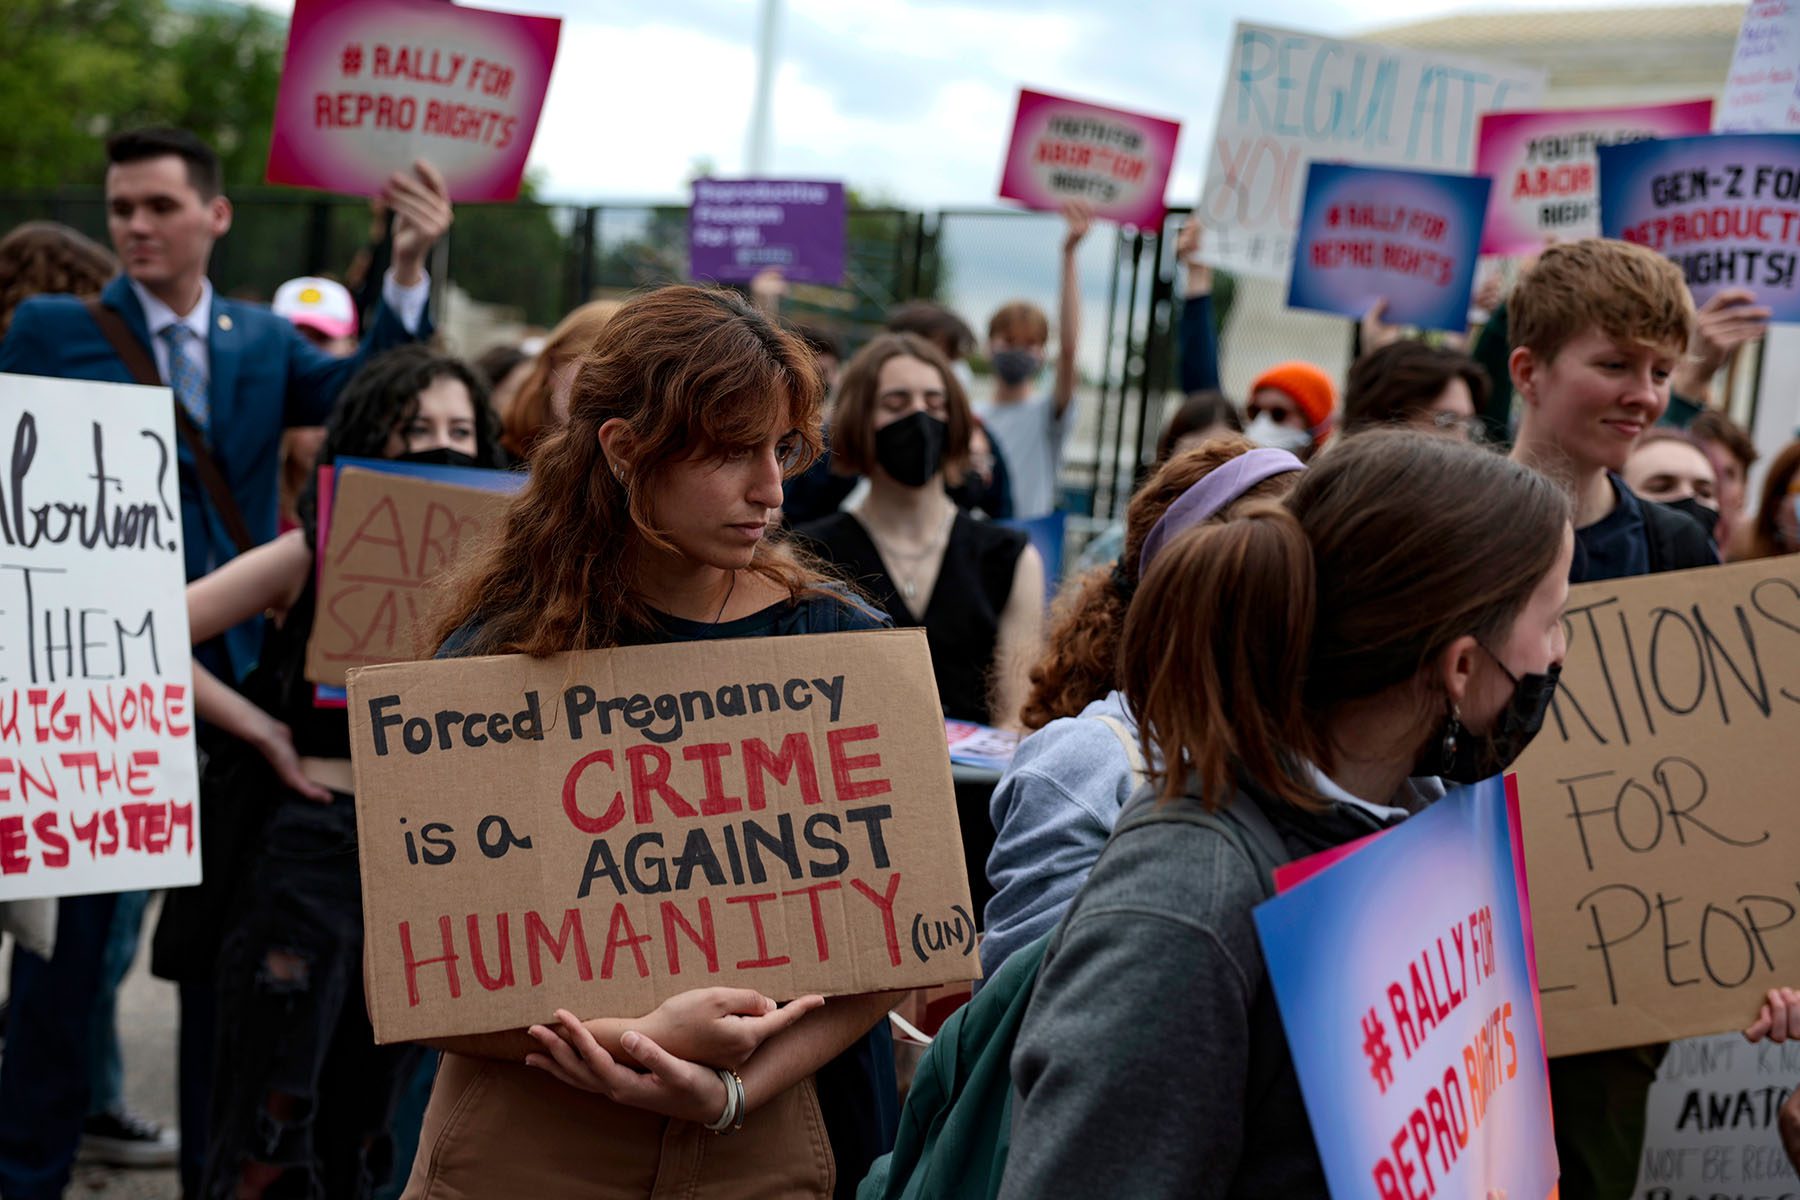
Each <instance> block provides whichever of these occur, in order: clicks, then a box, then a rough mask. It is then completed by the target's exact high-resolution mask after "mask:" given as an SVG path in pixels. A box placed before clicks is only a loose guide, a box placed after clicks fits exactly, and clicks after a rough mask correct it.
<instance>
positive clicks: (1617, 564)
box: [1569, 473, 1650, 583]
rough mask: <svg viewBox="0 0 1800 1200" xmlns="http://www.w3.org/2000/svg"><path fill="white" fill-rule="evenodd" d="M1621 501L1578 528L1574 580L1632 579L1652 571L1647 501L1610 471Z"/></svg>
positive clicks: (1611, 480) (1570, 577) (1576, 581)
mask: <svg viewBox="0 0 1800 1200" xmlns="http://www.w3.org/2000/svg"><path fill="white" fill-rule="evenodd" d="M1606 478H1607V481H1608V482H1609V483H1611V484H1612V488H1613V495H1614V496H1616V497H1618V504H1617V505H1616V506H1615V507H1614V508H1613V510H1612V511H1611V512H1609V513H1607V514H1606V515H1605V516H1604V517H1601V518H1600V519H1599V520H1598V521H1595V522H1594V523H1593V524H1592V525H1589V526H1588V527H1587V528H1585V529H1577V530H1576V531H1575V562H1574V565H1573V566H1572V567H1571V569H1570V571H1569V582H1570V583H1593V582H1595V581H1596V580H1600V579H1630V578H1632V577H1634V576H1637V575H1648V574H1649V573H1650V539H1649V533H1648V531H1647V530H1646V528H1645V525H1644V502H1643V501H1642V500H1639V499H1638V498H1637V496H1636V495H1635V494H1634V493H1633V492H1632V490H1631V489H1630V488H1628V487H1626V486H1625V481H1624V480H1622V479H1620V478H1619V477H1618V476H1617V475H1613V474H1610V473H1609V474H1608V475H1607V477H1606Z"/></svg>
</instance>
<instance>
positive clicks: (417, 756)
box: [350, 629, 980, 1042]
mask: <svg viewBox="0 0 1800 1200" xmlns="http://www.w3.org/2000/svg"><path fill="white" fill-rule="evenodd" d="M350 734H351V749H352V755H353V757H354V759H355V765H356V804H357V823H358V830H359V846H360V855H361V862H362V879H363V926H364V933H365V936H366V943H365V946H366V948H365V960H364V967H365V974H366V979H367V985H368V995H369V1016H370V1019H371V1021H372V1022H373V1024H374V1027H375V1037H376V1040H377V1041H380V1042H393V1041H404V1040H409V1039H418V1038H426V1037H441V1036H450V1035H454V1034H462V1033H481V1032H488V1031H491V1030H496V1029H511V1028H517V1027H519V1026H523V1025H528V1024H531V1023H533V1022H541V1021H543V1020H545V1019H546V1018H547V1017H548V1016H549V1015H550V1013H551V1012H552V1011H553V1010H554V1009H555V1008H557V1007H559V1006H560V1007H564V1008H568V1009H570V1010H571V1011H573V1012H575V1013H578V1014H580V1015H581V1016H584V1017H595V1016H623V1017H631V1016H639V1015H642V1014H644V1013H648V1012H649V1011H650V1010H651V1009H653V1008H655V1007H656V1005H657V1004H658V1003H660V1002H661V1001H662V1000H663V999H665V998H666V997H668V996H671V995H673V994H675V993H677V992H682V991H686V990H688V989H690V988H697V987H709V986H714V985H731V986H742V987H752V988H757V989H760V990H761V991H762V992H764V993H765V994H767V995H771V996H775V997H778V998H788V997H792V996H797V995H804V994H806V993H810V992H821V993H825V994H828V995H832V994H836V995H844V994H855V993H860V992H872V991H884V990H888V989H897V988H911V987H922V986H927V985H930V984H936V983H945V982H949V981H952V980H966V979H970V978H972V977H974V976H976V975H979V974H980V966H979V963H978V960H977V959H976V957H975V954H974V940H975V939H974V925H975V921H974V916H973V914H972V912H971V911H970V907H969V884H968V880H967V878H966V877H965V875H964V871H963V857H962V836H961V833H960V831H959V827H958V824H957V818H956V803H955V799H954V793H953V789H952V784H951V778H950V761H949V756H948V752H947V748H946V744H945V740H944V726H943V720H942V716H941V711H940V708H939V705H938V698H937V687H936V684H935V682H934V681H933V677H932V671H931V655H930V651H929V650H928V649H927V648H926V643H925V635H924V631H923V630H917V629H907V630H883V631H877V632H869V633H839V634H821V635H816V636H811V637H778V638H754V639H744V640H733V641H716V642H683V643H673V644H666V645H656V646H641V647H632V648H625V649H618V650H608V651H593V652H588V653H583V654H571V655H560V656H557V657H554V658H547V659H531V658H527V657H523V656H505V657H496V658H474V659H460V660H446V661H437V662H423V663H404V664H395V665H391V666H379V667H368V668H362V669H359V670H357V671H354V672H352V673H351V676H350Z"/></svg>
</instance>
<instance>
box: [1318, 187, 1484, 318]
mask: <svg viewBox="0 0 1800 1200" xmlns="http://www.w3.org/2000/svg"><path fill="white" fill-rule="evenodd" d="M1487 201H1488V181H1487V180H1486V179H1479V178H1473V177H1470V176H1467V175H1440V174H1437V173H1434V172H1428V171H1400V170H1394V169H1392V168H1387V167H1353V166H1346V165H1343V164H1340V163H1323V162H1315V163H1312V164H1311V165H1310V166H1309V167H1308V168H1307V176H1306V199H1305V202H1304V203H1303V204H1302V205H1301V209H1300V232H1299V240H1298V242H1297V244H1296V246H1295V252H1294V266H1293V272H1292V274H1291V275H1289V277H1288V300H1287V302H1288V307H1289V308H1308V309H1313V310H1315V311H1318V312H1328V313H1337V314H1339V315H1340V316H1346V317H1352V318H1355V317H1361V316H1362V315H1363V314H1364V313H1366V312H1368V311H1369V309H1370V308H1371V307H1373V306H1374V304H1375V303H1376V301H1378V300H1385V301H1387V317H1386V319H1387V320H1388V321H1391V322H1393V323H1394V324H1397V325H1417V326H1420V327H1421V328H1424V329H1444V330H1450V331H1452V332H1460V331H1462V330H1464V329H1466V328H1467V327H1468V324H1469V293H1470V291H1471V290H1472V289H1473V287H1474V283H1475V259H1476V256H1477V254H1478V252H1479V250H1480V247H1481V225H1482V219H1483V217H1484V216H1485V214H1486V213H1487Z"/></svg>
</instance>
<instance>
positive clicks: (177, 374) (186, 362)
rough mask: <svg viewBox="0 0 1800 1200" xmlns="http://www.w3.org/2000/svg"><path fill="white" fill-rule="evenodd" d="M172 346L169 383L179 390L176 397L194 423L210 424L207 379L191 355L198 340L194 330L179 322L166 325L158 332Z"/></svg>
mask: <svg viewBox="0 0 1800 1200" xmlns="http://www.w3.org/2000/svg"><path fill="white" fill-rule="evenodd" d="M157 336H158V337H160V338H162V340H163V341H164V342H166V343H168V346H169V386H170V387H171V388H173V389H174V391H175V398H176V399H177V400H179V401H181V407H183V408H185V409H186V410H187V414H188V416H190V417H192V418H193V419H194V424H196V425H198V426H199V427H200V428H201V429H202V430H204V429H205V428H206V418H207V407H206V381H205V380H204V379H202V378H201V377H200V368H199V367H198V366H196V365H195V364H194V360H193V359H192V358H190V357H189V356H188V349H187V348H188V345H189V344H190V343H191V342H192V341H193V340H194V331H193V330H191V329H189V328H188V327H187V326H186V325H183V324H181V323H179V322H177V323H176V324H174V325H170V326H168V327H167V328H165V329H163V330H162V331H161V332H160V333H159V334H158V335H157Z"/></svg>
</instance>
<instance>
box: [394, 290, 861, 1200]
mask: <svg viewBox="0 0 1800 1200" xmlns="http://www.w3.org/2000/svg"><path fill="white" fill-rule="evenodd" d="M822 394H823V387H822V385H821V383H820V380H819V377H818V374H817V371H816V369H815V367H814V365H813V358H812V354H811V353H810V351H808V349H807V347H806V345H805V343H803V342H801V341H800V340H799V339H798V338H796V337H794V336H793V335H792V334H789V333H786V332H783V331H782V330H780V329H779V328H778V327H777V326H775V325H774V324H773V323H771V322H770V321H769V320H768V319H767V318H766V317H765V316H763V315H762V314H760V313H758V312H757V311H756V310H755V309H753V308H751V307H750V306H749V305H748V304H746V303H744V302H743V301H742V300H740V299H738V298H737V297H736V296H734V295H731V294H729V293H725V292H715V291H705V290H701V289H699V288H691V287H670V288H664V289H662V290H660V291H656V292H652V293H650V294H649V295H646V296H642V297H640V298H638V299H636V300H633V301H631V302H630V303H628V304H626V305H625V306H624V308H622V309H621V310H620V311H619V312H618V314H617V315H616V316H614V318H613V320H612V321H611V323H610V324H609V325H608V326H607V327H606V329H605V330H604V331H603V332H602V334H601V335H600V338H599V340H598V342H597V343H596V344H595V345H594V347H593V349H592V350H591V351H590V352H589V354H588V355H587V357H586V358H585V359H584V360H583V362H582V365H581V367H580V371H579V373H578V374H577V376H576V378H575V380H574V386H573V392H572V396H571V402H570V406H569V418H568V421H567V423H566V424H565V425H564V426H563V427H562V428H560V429H558V430H557V431H555V432H553V433H551V434H550V435H548V436H547V437H546V439H545V440H544V441H543V442H542V443H541V444H540V445H539V446H538V448H537V449H536V450H535V452H534V453H533V455H532V463H531V466H532V477H531V482H530V483H529V484H528V485H527V487H526V489H525V490H524V491H523V492H522V493H520V495H519V497H518V499H517V500H515V501H514V503H513V505H512V508H511V509H510V511H509V512H508V515H507V520H506V525H505V529H504V531H503V533H502V536H501V539H500V541H499V544H498V545H496V546H495V547H494V548H493V549H492V550H491V551H490V552H489V554H488V555H487V556H486V558H485V559H484V560H483V561H481V562H479V563H477V564H475V565H474V566H473V567H472V568H471V569H470V570H469V571H468V572H467V573H466V574H465V575H464V577H463V579H462V581H461V583H460V584H459V586H458V589H457V591H456V594H455V596H454V598H453V602H452V604H451V605H450V609H449V612H448V613H447V615H446V617H445V619H444V621H443V622H442V624H441V625H440V636H441V638H442V639H443V649H442V650H441V651H440V653H441V654H442V655H445V656H461V655H484V654H509V653H510V654H529V655H534V656H544V655H550V654H556V653H559V652H563V651H570V650H583V649H602V648H610V647H616V646H625V645H644V644H649V643H666V642H683V641H705V640H711V639H717V638H746V637H781V636H785V635H791V634H803V633H825V632H831V631H837V630H852V629H873V628H878V627H881V626H883V625H885V624H886V621H885V619H884V618H883V617H882V616H881V615H880V614H879V613H876V612H874V611H873V610H871V609H869V608H867V607H865V606H864V605H862V604H860V603H859V602H857V601H856V600H854V599H853V598H851V597H850V596H848V595H847V594H846V593H845V592H844V591H843V590H842V589H841V588H839V587H837V586H834V585H833V584H831V583H830V582H829V581H828V580H827V579H826V578H825V576H823V575H822V574H821V573H820V572H818V571H817V570H816V569H814V568H813V567H812V566H811V565H810V564H808V563H807V562H805V561H804V560H803V559H801V558H800V557H798V556H797V554H796V553H795V551H794V550H793V549H792V548H791V547H788V546H785V545H781V544H775V543H771V542H769V541H767V540H766V538H765V533H766V530H767V529H768V527H769V521H770V518H771V517H772V516H773V515H774V513H775V512H776V510H777V509H779V508H780V506H781V497H782V481H783V479H784V478H787V477H789V476H791V475H792V474H794V473H795V472H797V471H799V470H802V469H804V467H805V466H806V465H807V463H808V462H809V461H811V460H812V459H813V458H815V457H816V456H817V455H818V453H819V450H820V440H819V404H820V400H821V398H822ZM720 1001H723V1003H720ZM819 1003H820V1002H819V1000H818V998H817V997H807V998H805V999H803V1000H801V1001H796V1002H794V1003H791V1004H789V1005H787V1006H786V1007H784V1008H775V1007H774V1006H773V1004H772V1003H771V1002H770V1001H768V1000H766V999H765V998H764V997H762V996H760V995H758V994H757V993H755V992H750V991H732V992H729V993H725V994H721V993H720V991H719V989H711V990H709V991H707V992H700V993H684V994H683V995H680V996H677V997H675V998H673V999H672V1000H670V1001H668V1002H666V1003H665V1004H664V1005H663V1006H662V1007H661V1008H659V1009H658V1010H657V1012H656V1013H653V1014H651V1015H650V1016H647V1017H644V1018H638V1019H633V1020H616V1019H610V1018H608V1019H597V1020H587V1021H582V1020H578V1019H577V1018H576V1017H575V1016H574V1015H573V1014H571V1013H568V1012H562V1011H559V1012H558V1013H557V1027H556V1028H555V1029H551V1028H546V1027H544V1026H533V1027H532V1028H531V1029H530V1030H529V1031H524V1030H517V1031H513V1032H510V1033H502V1034H488V1035H478V1036H472V1037H457V1038H450V1039H445V1040H443V1041H441V1042H435V1043H433V1044H434V1045H437V1046H439V1048H440V1049H443V1050H445V1051H447V1053H446V1054H445V1055H444V1058H443V1062H442V1065H441V1067H440V1068H439V1072H438V1077H437V1083H436V1086H435V1087H434V1088H433V1091H432V1096H431V1105H430V1108H429V1109H428V1111H427V1112H426V1116H425V1129H424V1132H423V1136H422V1138H421V1141H420V1149H419V1156H418V1158H417V1159H416V1160H415V1162H414V1164H413V1174H412V1178H411V1180H410V1182H409V1183H408V1185H407V1191H406V1195H407V1196H410V1197H425V1196H430V1197H433V1198H442V1197H477V1196H498V1195H523V1196H531V1197H532V1198H533V1200H556V1198H559V1197H565V1196H584V1197H587V1196H604V1197H612V1196H619V1197H636V1196H648V1195H650V1194H651V1192H652V1190H653V1189H654V1190H655V1194H657V1195H664V1194H669V1195H673V1194H676V1193H680V1194H682V1195H693V1194H702V1193H703V1194H705V1195H707V1196H709V1197H734V1196H745V1197H749V1196H770V1195H782V1196H819V1197H824V1196H830V1195H831V1194H832V1192H833V1180H834V1175H835V1178H836V1179H837V1181H838V1186H839V1187H840V1188H841V1189H843V1193H842V1194H848V1193H849V1191H850V1190H851V1189H853V1188H854V1185H855V1182H856V1180H857V1179H859V1178H861V1175H862V1174H863V1172H864V1170H865V1169H866V1167H867V1163H868V1161H869V1160H870V1159H872V1158H873V1156H874V1154H876V1153H879V1152H880V1151H881V1150H883V1149H885V1148H886V1145H887V1144H891V1139H892V1131H893V1124H892V1122H893V1120H894V1118H895V1116H896V1113H895V1111H894V1106H895V1095H894V1084H893V1076H892V1068H893V1061H892V1048H891V1042H890V1041H889V1040H888V1038H887V1033H886V1025H885V1022H883V1021H882V1017H883V1015H884V1014H885V1013H886V1011H887V1009H888V1007H889V1005H890V1003H891V998H890V997H889V996H886V995H881V994H875V995H866V996H849V997H838V998H835V999H833V1000H832V1001H830V1002H829V1003H827V1004H825V1005H824V1006H823V1007H822V1008H819V1007H818V1006H819ZM671 1008H675V1009H680V1010H683V1011H685V1012H687V1013H688V1016H687V1018H686V1019H684V1020H682V1021H680V1022H670V1021H665V1020H664V1019H663V1018H665V1017H667V1016H668V1015H669V1010H670V1009H671ZM814 1009H817V1011H813V1010H814ZM802 1018H804V1019H802ZM872 1029H873V1032H871V1030H872ZM631 1064H635V1065H636V1066H637V1067H639V1068H642V1069H641V1070H633V1069H631ZM821 1093H823V1094H825V1095H826V1096H827V1099H826V1100H825V1101H824V1102H823V1103H822V1102H821V1099H820V1095H821ZM709 1129H710V1130H711V1132H709ZM734 1132H735V1133H736V1136H733V1137H718V1136H715V1135H716V1134H731V1133H734ZM828 1138H829V1141H828V1140H827V1139H828Z"/></svg>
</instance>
